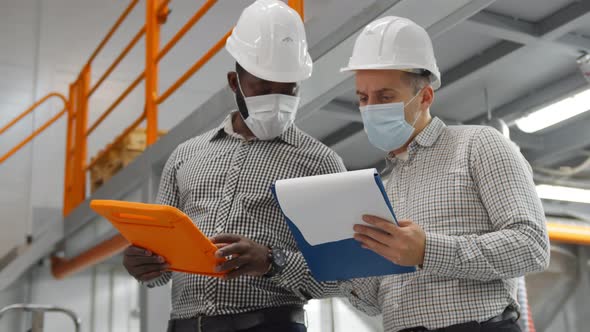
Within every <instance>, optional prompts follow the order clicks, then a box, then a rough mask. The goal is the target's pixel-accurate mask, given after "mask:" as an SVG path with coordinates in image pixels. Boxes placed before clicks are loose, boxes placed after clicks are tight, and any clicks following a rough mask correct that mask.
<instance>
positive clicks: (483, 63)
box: [438, 1, 590, 98]
mask: <svg viewBox="0 0 590 332" xmlns="http://www.w3.org/2000/svg"><path fill="white" fill-rule="evenodd" d="M588 16H590V1H583V2H576V3H574V4H572V5H570V6H567V7H565V8H563V9H561V10H558V11H557V12H555V13H554V14H553V15H551V16H549V17H548V18H546V19H544V20H543V21H540V22H538V23H534V27H531V26H528V27H527V26H526V25H525V24H523V23H522V22H521V23H519V24H509V23H508V22H507V21H506V20H496V23H497V25H499V26H500V27H504V28H505V27H506V26H508V25H509V26H510V28H511V29H512V30H514V31H520V32H518V34H517V37H518V38H519V39H523V40H521V41H522V42H525V44H522V43H520V42H519V43H515V42H513V41H503V42H500V43H498V44H496V45H494V46H493V47H491V48H489V49H487V50H486V51H484V52H483V53H481V54H479V55H476V56H474V57H472V58H471V59H468V60H466V61H465V62H463V63H461V64H459V65H457V66H455V67H454V68H452V69H451V70H449V71H448V72H447V73H446V74H445V75H443V88H442V89H441V90H440V91H439V92H438V94H439V96H441V98H444V95H445V94H448V93H450V90H451V89H450V87H452V86H453V85H455V84H458V83H460V82H467V81H469V80H470V79H473V78H474V77H477V76H478V75H480V74H481V73H482V72H483V71H485V70H491V67H492V66H493V65H494V64H495V63H497V62H498V61H500V60H502V59H503V58H504V57H506V56H508V55H509V54H512V53H513V52H516V51H517V50H519V49H521V48H522V47H524V46H525V45H526V42H527V41H528V42H534V39H530V38H529V37H526V36H525V35H524V32H526V33H528V34H532V35H536V36H537V38H540V39H543V40H547V41H554V40H556V39H558V38H560V37H562V36H564V35H565V34H567V33H569V32H571V30H573V29H575V27H576V26H577V25H578V24H579V23H580V22H582V21H583V20H585V19H587V18H588ZM490 20H491V17H484V18H482V17H481V16H480V20H479V21H480V22H482V21H483V22H489V21H490ZM476 21H477V20H476ZM525 37H526V38H525ZM513 39H516V38H513Z"/></svg>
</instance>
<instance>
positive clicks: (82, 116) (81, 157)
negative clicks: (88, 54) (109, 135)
mask: <svg viewBox="0 0 590 332" xmlns="http://www.w3.org/2000/svg"><path fill="white" fill-rule="evenodd" d="M90 70H91V69H90V66H89V65H86V66H85V67H84V69H83V70H82V73H81V74H80V78H79V81H78V87H77V89H76V90H77V91H76V92H77V93H76V104H77V106H76V115H75V116H76V134H75V138H74V139H75V146H76V149H75V150H74V151H75V156H74V167H73V169H74V176H73V179H72V197H71V203H72V206H74V207H75V206H77V205H78V204H80V203H82V202H83V201H84V200H85V199H86V171H85V167H86V158H87V140H86V127H87V126H88V98H86V96H87V95H88V92H89V89H90Z"/></svg>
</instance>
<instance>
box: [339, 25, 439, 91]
mask: <svg viewBox="0 0 590 332" xmlns="http://www.w3.org/2000/svg"><path fill="white" fill-rule="evenodd" d="M371 69H397V70H404V71H412V72H415V71H416V70H418V71H421V70H427V71H428V72H429V73H430V83H431V85H432V87H433V88H434V89H438V88H439V87H440V84H441V81H440V71H439V70H438V67H437V65H436V59H435V58H434V50H433V49H432V41H431V40H430V37H429V36H428V33H427V32H426V30H424V28H422V27H421V26H419V25H418V24H416V23H414V22H413V21H411V20H409V19H407V18H403V17H396V16H387V17H383V18H380V19H378V20H375V21H373V22H371V23H370V24H369V25H367V26H366V27H365V29H364V30H363V32H362V33H361V34H360V35H359V36H358V38H357V39H356V42H355V44H354V49H353V51H352V56H351V57H350V60H349V62H348V67H346V68H342V70H341V71H352V70H371Z"/></svg>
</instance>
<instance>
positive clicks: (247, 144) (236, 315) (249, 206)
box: [123, 0, 345, 332]
mask: <svg viewBox="0 0 590 332" xmlns="http://www.w3.org/2000/svg"><path fill="white" fill-rule="evenodd" d="M277 22H280V24H279V23H277ZM226 49H227V51H228V52H229V53H230V54H231V55H232V57H233V58H234V59H235V60H236V71H235V72H230V73H228V74H227V79H228V84H229V86H230V88H231V89H232V91H233V92H234V94H235V101H236V104H237V110H236V111H233V112H231V114H230V115H228V117H227V118H226V120H225V121H224V122H223V123H222V124H221V125H220V126H219V127H218V128H216V129H214V130H211V131H209V132H207V133H204V134H202V135H200V136H197V137H195V138H193V139H191V140H189V141H187V142H185V143H183V144H181V145H180V146H179V147H177V148H176V150H175V151H174V152H173V153H172V155H171V156H170V158H169V159H168V162H167V163H166V166H165V168H164V171H163V174H162V179H161V182H160V189H159V192H158V198H157V200H156V202H157V203H158V204H163V205H169V206H173V207H176V208H178V209H180V210H182V211H183V212H184V213H186V214H187V215H188V216H189V217H190V218H191V219H192V220H193V222H194V223H195V225H196V226H197V227H198V228H199V229H200V230H201V231H202V232H203V233H204V234H205V235H206V236H209V237H210V238H211V240H212V242H213V243H215V244H216V245H217V247H218V248H219V250H218V251H217V252H216V255H217V256H218V257H226V258H228V259H227V261H225V262H223V263H220V264H219V265H218V266H217V271H220V272H221V271H227V275H226V276H225V277H223V278H214V277H208V276H202V275H195V274H187V273H178V272H171V271H168V268H169V265H168V264H167V262H166V261H165V259H164V258H163V257H161V256H159V255H158V254H157V253H154V252H150V251H148V250H144V249H142V248H138V247H129V248H128V249H127V250H126V251H125V256H124V259H123V264H124V266H125V267H126V269H127V271H128V272H129V274H131V275H132V276H133V277H135V278H136V279H138V280H139V281H140V282H142V283H144V284H146V285H147V286H148V287H154V286H162V285H165V284H167V283H168V282H169V281H170V280H172V313H171V320H170V322H169V328H168V331H169V332H184V331H195V330H198V331H203V332H207V331H248V332H255V331H260V332H265V331H294V332H295V331H297V332H300V331H306V327H305V324H304V323H305V317H304V311H303V305H304V304H305V303H306V302H307V300H309V299H311V298H320V297H329V296H336V295H339V294H340V291H339V287H338V284H337V283H335V282H334V283H320V282H318V281H316V280H315V279H314V278H313V277H312V275H311V273H310V271H309V269H308V268H307V265H306V263H305V260H304V258H303V256H302V255H301V253H300V252H299V251H298V250H297V246H296V243H295V240H294V239H293V236H292V235H291V233H290V231H289V229H288V226H287V224H286V223H285V221H284V217H283V215H282V213H281V211H280V208H279V206H278V205H277V204H276V203H275V201H274V199H273V197H272V194H271V191H270V187H271V185H272V184H273V183H274V182H275V181H276V180H279V179H285V178H293V177H302V176H313V175H320V174H329V173H336V172H342V171H345V167H344V165H343V163H342V160H341V159H340V157H338V156H337V155H336V153H334V152H333V151H332V150H330V149H329V148H328V147H326V146H325V145H323V144H321V143H320V142H318V141H316V140H315V139H313V138H311V137H310V136H308V135H307V134H305V133H303V132H301V131H300V130H299V129H298V128H297V127H296V126H295V125H294V119H295V114H296V111H297V108H298V105H299V101H300V99H299V97H298V83H299V82H301V81H303V80H305V79H307V78H309V77H310V76H311V71H312V62H311V58H310V56H309V54H308V53H307V43H306V39H305V30H304V27H303V22H302V21H301V18H300V17H299V15H298V14H297V13H296V12H295V11H293V10H292V9H291V8H289V7H288V6H287V5H286V4H285V3H283V2H281V1H278V0H258V1H256V2H255V3H254V4H253V5H251V6H250V7H248V8H247V9H246V10H245V11H244V12H243V13H242V16H241V17H240V20H239V21H238V24H237V25H236V28H235V29H234V31H233V33H232V36H231V37H230V38H229V39H228V41H227V44H226ZM302 51H303V52H302Z"/></svg>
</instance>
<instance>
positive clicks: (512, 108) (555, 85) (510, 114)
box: [466, 71, 588, 126]
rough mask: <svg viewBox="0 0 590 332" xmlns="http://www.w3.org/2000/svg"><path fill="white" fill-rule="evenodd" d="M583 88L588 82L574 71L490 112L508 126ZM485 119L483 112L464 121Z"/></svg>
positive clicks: (482, 121) (483, 121)
mask: <svg viewBox="0 0 590 332" xmlns="http://www.w3.org/2000/svg"><path fill="white" fill-rule="evenodd" d="M585 88H588V82H587V81H586V80H585V79H584V77H583V76H582V74H580V72H578V71H575V72H573V73H570V74H568V75H567V76H565V77H563V78H561V79H557V80H556V81H554V82H552V83H550V84H547V85H545V86H542V87H537V88H534V89H532V90H530V91H529V92H527V93H526V94H524V95H523V96H522V97H520V98H518V99H516V100H514V101H512V102H509V103H507V104H504V105H502V106H500V107H498V108H496V109H494V110H493V111H492V113H493V114H494V117H497V118H501V119H502V120H504V121H505V122H506V123H507V124H508V125H509V126H512V125H514V122H515V121H516V120H517V119H519V118H521V117H523V116H525V115H526V114H528V113H530V112H531V111H532V110H534V109H535V108H539V107H542V106H544V105H547V104H549V103H552V102H554V101H555V100H556V99H559V98H562V97H563V96H565V95H567V94H570V93H575V92H576V91H580V90H582V89H585ZM486 120H487V115H486V114H483V115H480V116H477V117H475V118H472V119H470V120H468V121H466V123H468V124H482V123H485V122H486Z"/></svg>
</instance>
